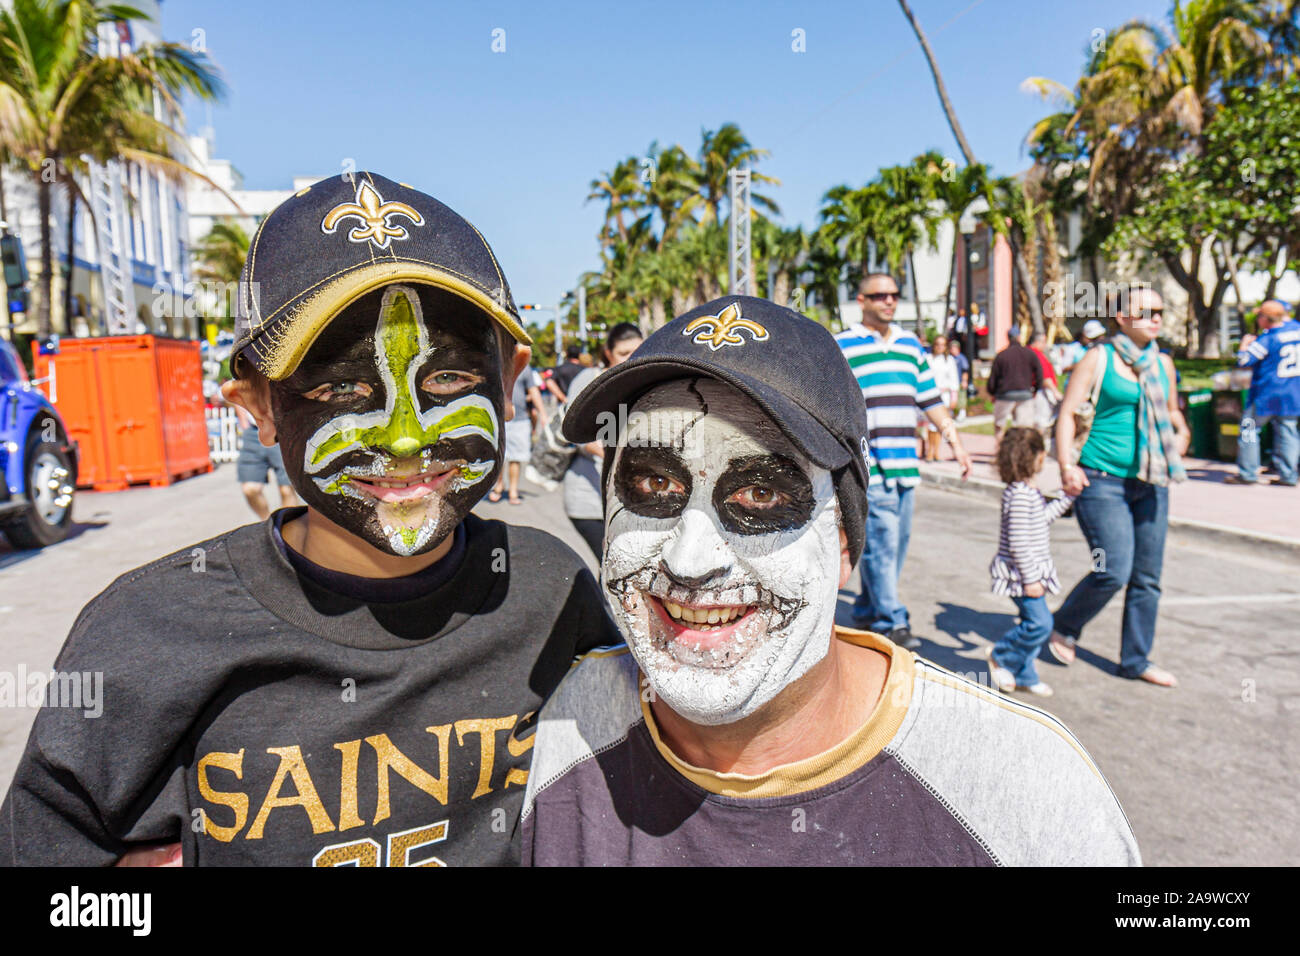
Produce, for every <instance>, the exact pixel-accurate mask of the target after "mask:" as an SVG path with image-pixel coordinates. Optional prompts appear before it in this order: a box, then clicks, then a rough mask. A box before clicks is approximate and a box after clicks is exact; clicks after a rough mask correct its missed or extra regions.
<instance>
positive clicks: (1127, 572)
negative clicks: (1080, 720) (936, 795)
mask: <svg viewBox="0 0 1300 956" xmlns="http://www.w3.org/2000/svg"><path fill="white" fill-rule="evenodd" d="M1128 298H1129V301H1128V302H1125V303H1122V304H1121V305H1120V306H1119V308H1118V309H1117V312H1118V314H1117V315H1116V319H1117V321H1118V323H1119V329H1120V331H1119V333H1118V334H1117V335H1115V336H1114V337H1113V338H1112V339H1111V340H1110V341H1109V342H1106V343H1104V344H1103V345H1102V346H1100V347H1098V348H1093V349H1089V350H1088V354H1087V355H1085V356H1084V357H1083V360H1082V361H1081V362H1080V363H1079V364H1078V366H1077V367H1076V372H1075V374H1074V375H1072V376H1071V377H1070V384H1069V386H1068V387H1067V388H1066V390H1065V400H1064V401H1063V402H1062V403H1061V410H1060V414H1059V415H1058V416H1057V419H1056V447H1057V449H1058V452H1057V454H1058V456H1059V457H1060V459H1061V460H1060V467H1061V487H1062V488H1063V489H1064V490H1065V493H1066V494H1067V495H1078V498H1077V499H1076V500H1075V502H1074V513H1075V515H1076V516H1077V517H1078V519H1079V527H1080V528H1081V529H1082V530H1083V534H1084V537H1085V538H1087V539H1088V547H1089V548H1091V549H1092V571H1091V572H1090V573H1089V574H1088V575H1086V576H1085V577H1084V578H1083V579H1082V580H1081V581H1080V582H1079V583H1078V584H1076V585H1075V586H1074V589H1073V590H1072V591H1071V592H1070V594H1069V596H1068V597H1067V598H1066V599H1065V603H1064V604H1062V605H1061V606H1060V608H1059V609H1058V610H1057V612H1056V617H1055V624H1054V627H1055V630H1054V631H1053V633H1052V636H1051V638H1050V640H1049V643H1048V650H1049V652H1050V653H1051V654H1052V655H1053V656H1054V657H1055V658H1056V659H1057V660H1058V661H1060V662H1061V663H1062V664H1066V665H1068V664H1070V663H1072V662H1073V661H1074V657H1075V643H1076V642H1077V641H1078V639H1079V636H1080V634H1081V633H1082V632H1083V628H1084V627H1085V626H1086V625H1087V624H1088V622H1089V621H1091V620H1092V619H1093V618H1094V617H1096V616H1097V615H1098V614H1099V613H1100V612H1101V609H1102V608H1104V607H1105V606H1106V604H1107V603H1109V601H1110V599H1111V598H1112V597H1114V596H1115V594H1116V592H1118V591H1120V590H1123V591H1124V619H1123V620H1124V623H1123V627H1122V630H1121V637H1120V660H1119V674H1120V676H1121V677H1128V678H1133V679H1140V680H1145V681H1148V682H1150V683H1152V684H1158V685H1160V686H1161V687H1174V686H1176V685H1177V683H1178V681H1177V680H1176V679H1175V678H1174V675H1173V674H1171V673H1169V671H1167V670H1165V669H1164V668H1161V667H1157V666H1156V665H1155V664H1153V663H1151V661H1150V659H1149V658H1150V654H1151V648H1152V645H1153V644H1154V643H1155V638H1156V617H1157V615H1158V613H1159V610H1160V574H1161V571H1162V568H1163V564H1164V554H1165V532H1166V530H1167V528H1168V525H1169V485H1170V483H1171V482H1178V481H1183V480H1185V479H1186V477H1187V473H1186V471H1185V470H1184V468H1183V459H1182V456H1183V454H1184V453H1185V452H1186V450H1187V443H1188V441H1189V440H1190V438H1191V433H1190V431H1188V428H1187V422H1186V421H1184V420H1183V415H1182V412H1180V411H1179V410H1178V392H1177V390H1176V389H1175V387H1174V379H1175V376H1174V363H1173V359H1171V358H1169V357H1168V356H1167V355H1162V354H1161V353H1160V350H1159V347H1158V346H1157V344H1156V338H1157V336H1159V334H1160V328H1161V323H1162V321H1163V317H1164V302H1163V301H1162V300H1161V298H1160V295H1159V293H1157V292H1155V291H1154V290H1152V289H1149V288H1142V289H1136V290H1134V291H1132V292H1131V293H1130V295H1129V297H1128ZM1099 376H1100V389H1099V391H1098V396H1097V402H1096V406H1095V412H1094V415H1093V420H1092V425H1091V427H1090V429H1089V431H1088V437H1087V440H1086V442H1085V443H1084V445H1083V448H1082V450H1081V452H1080V454H1079V460H1078V464H1075V462H1074V461H1073V457H1074V456H1073V454H1072V450H1073V449H1074V447H1075V446H1074V433H1075V419H1074V413H1075V410H1076V409H1077V408H1078V407H1079V406H1080V405H1081V404H1082V403H1083V401H1084V400H1085V398H1086V397H1087V396H1088V395H1089V394H1091V393H1092V390H1093V387H1094V385H1096V384H1097V380H1098V377H1099Z"/></svg>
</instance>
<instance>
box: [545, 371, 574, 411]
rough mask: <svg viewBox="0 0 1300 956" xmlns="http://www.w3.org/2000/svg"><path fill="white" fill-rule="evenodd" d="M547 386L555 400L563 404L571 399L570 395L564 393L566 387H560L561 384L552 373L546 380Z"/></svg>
mask: <svg viewBox="0 0 1300 956" xmlns="http://www.w3.org/2000/svg"><path fill="white" fill-rule="evenodd" d="M546 388H547V390H548V391H549V392H550V393H551V394H552V395H554V396H555V400H556V401H557V402H559V403H560V404H561V405H563V404H564V403H565V402H567V401H568V400H569V399H568V397H567V396H566V395H565V394H564V389H562V388H560V386H559V385H558V384H556V381H555V376H554V375H552V376H551V377H550V378H549V379H547V380H546Z"/></svg>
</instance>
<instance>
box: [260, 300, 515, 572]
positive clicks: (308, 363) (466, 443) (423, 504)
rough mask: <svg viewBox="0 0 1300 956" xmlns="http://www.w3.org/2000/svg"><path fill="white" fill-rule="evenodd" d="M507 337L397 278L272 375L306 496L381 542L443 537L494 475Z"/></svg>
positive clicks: (407, 545) (425, 545) (413, 548)
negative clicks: (287, 369)
mask: <svg viewBox="0 0 1300 956" xmlns="http://www.w3.org/2000/svg"><path fill="white" fill-rule="evenodd" d="M498 349H499V347H498V344H497V337H496V334H495V331H494V327H493V325H492V320H491V319H490V318H488V317H487V316H486V315H484V314H483V313H482V312H481V311H479V310H478V309H476V308H475V307H474V306H473V305H471V304H469V303H467V302H465V301H464V300H462V299H460V298H459V297H457V296H455V295H453V294H451V293H449V292H445V291H443V290H440V289H435V288H433V287H430V286H419V287H415V286H406V285H390V286H386V287H384V288H383V289H381V290H378V291H376V292H373V293H370V294H369V295H366V296H364V297H363V298H361V299H359V300H357V301H356V302H355V303H353V304H352V305H350V306H349V307H348V308H347V309H345V310H344V311H343V312H342V313H340V314H339V315H338V316H337V317H336V318H335V319H333V321H331V322H330V323H329V325H328V326H326V328H325V330H324V331H323V332H322V333H321V336H320V338H318V339H317V340H316V342H315V343H314V344H313V345H312V347H311V349H310V350H309V351H308V353H307V355H306V356H305V357H304V359H303V361H302V364H301V365H300V366H299V367H298V368H297V369H296V370H295V371H294V373H293V374H292V375H290V376H289V377H288V378H286V379H284V380H283V381H281V382H272V383H271V398H272V413H273V414H274V416H275V424H276V430H277V432H278V434H279V440H280V447H281V449H282V451H283V453H284V462H285V468H286V470H288V472H289V475H290V478H291V479H292V481H293V485H294V487H295V488H296V489H297V491H298V493H299V494H301V495H302V497H303V500H304V501H306V502H307V503H308V504H310V505H311V506H312V507H313V508H315V509H316V510H318V511H320V512H321V513H322V514H324V515H325V516H326V517H328V518H329V519H330V520H331V521H334V522H335V523H336V524H338V525H339V526H341V527H343V528H345V529H347V530H348V531H350V532H352V533H353V534H355V535H357V536H358V537H360V538H363V539H365V540H366V541H368V542H370V543H371V544H372V545H374V546H375V547H376V548H378V549H380V550H381V551H386V552H389V553H391V554H398V555H414V554H420V553H422V552H425V551H428V550H430V549H431V548H433V547H435V546H436V545H437V544H438V543H439V542H440V541H442V540H443V539H444V538H445V537H446V536H447V535H448V534H449V533H450V532H451V531H452V529H454V528H455V527H456V525H457V524H459V523H460V522H461V521H462V520H463V519H464V517H465V515H466V514H468V513H469V511H470V509H471V508H473V507H474V505H475V503H477V501H478V500H479V498H481V497H482V495H483V494H484V493H485V492H486V491H487V489H488V488H490V487H491V485H492V482H493V481H494V480H495V477H496V472H497V469H498V467H499V462H500V456H501V445H502V440H503V439H502V431H501V422H502V421H503V420H504V414H503V413H504V409H503V406H502V401H503V397H502V378H501V358H500V355H499V351H498Z"/></svg>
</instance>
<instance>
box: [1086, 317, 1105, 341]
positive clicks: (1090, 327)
mask: <svg viewBox="0 0 1300 956" xmlns="http://www.w3.org/2000/svg"><path fill="white" fill-rule="evenodd" d="M1083 334H1084V335H1086V336H1088V338H1090V339H1099V338H1101V337H1102V336H1103V335H1105V334H1106V326H1104V325H1102V324H1101V323H1100V322H1098V321H1097V320H1096V319H1089V320H1088V321H1087V322H1085V323H1083Z"/></svg>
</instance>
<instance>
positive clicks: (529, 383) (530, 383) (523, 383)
mask: <svg viewBox="0 0 1300 956" xmlns="http://www.w3.org/2000/svg"><path fill="white" fill-rule="evenodd" d="M541 384H542V383H541V380H540V379H539V378H538V377H537V373H536V372H534V371H533V370H532V369H531V368H526V369H524V370H523V372H521V373H520V375H519V377H518V378H517V379H515V390H514V393H513V394H512V395H511V396H510V399H511V401H512V402H514V406H515V417H514V418H513V419H511V421H515V422H518V421H525V422H526V421H528V390H529V389H530V388H537V387H538V386H540V385H541Z"/></svg>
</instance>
